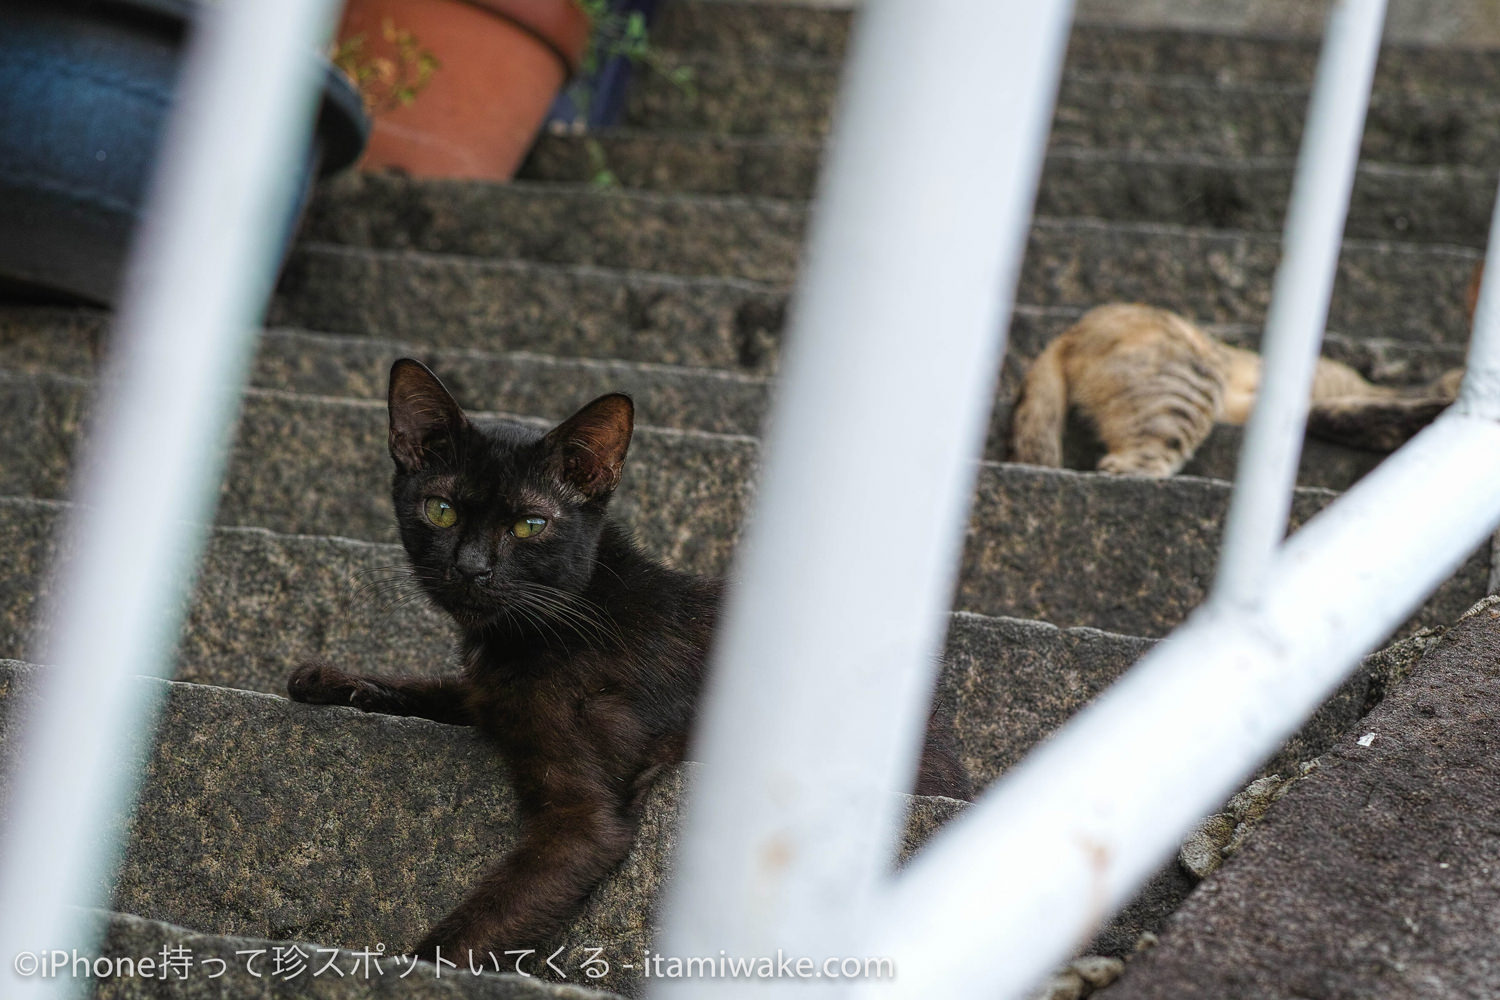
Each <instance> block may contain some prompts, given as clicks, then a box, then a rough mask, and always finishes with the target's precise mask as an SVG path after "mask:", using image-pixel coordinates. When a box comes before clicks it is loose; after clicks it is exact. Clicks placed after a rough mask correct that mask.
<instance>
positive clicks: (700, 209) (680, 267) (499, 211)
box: [278, 175, 1482, 364]
mask: <svg viewBox="0 0 1500 1000" xmlns="http://www.w3.org/2000/svg"><path fill="white" fill-rule="evenodd" d="M308 214H309V218H308V225H307V227H306V229H305V230H304V233H305V236H306V238H307V239H308V240H313V241H332V242H336V243H340V244H343V245H345V246H358V247H365V248H370V249H381V250H388V251H389V250H421V251H424V252H428V253H434V254H447V255H458V256H462V257H464V258H472V257H491V258H493V257H501V258H516V257H520V258H526V259H528V260H530V261H533V262H542V263H551V264H559V265H592V266H595V267H606V268H643V269H649V270H653V271H665V272H680V273H689V274H694V275H698V276H710V275H723V274H731V275H736V276H739V277H742V278H748V279H751V280H753V281H755V282H760V283H762V284H763V286H764V285H773V286H784V285H785V284H787V283H789V282H791V281H792V279H793V277H794V276H795V273H796V265H797V257H798V250H799V248H800V244H801V240H802V235H803V227H804V223H805V214H806V210H805V208H804V207H803V206H801V205H798V204H792V203H787V202H782V201H772V200H768V199H748V198H714V197H688V196H681V195H662V194H653V193H640V192H622V191H605V192H600V191H597V190H594V189H592V188H589V187H585V186H561V185H527V184H512V185H479V184H455V183H451V182H415V181H411V180H408V179H405V178H400V177H395V176H375V175H361V176H354V177H350V178H346V179H343V180H341V181H338V182H335V183H334V184H331V185H329V186H327V187H325V188H324V189H323V190H322V191H321V192H320V196H319V197H318V198H317V199H315V200H314V202H313V205H312V206H311V208H310V210H309V213H308ZM715 240H718V241H721V242H719V243H715ZM711 246H712V247H715V248H714V249H710V247H711ZM726 248H727V249H726ZM309 249H313V250H315V251H316V252H321V250H322V248H321V247H319V248H309ZM1481 257H1482V253H1481V251H1479V250H1477V249H1472V248H1462V247H1453V246H1436V245H1428V244H1407V243H1396V242H1383V241H1367V240H1346V241H1345V242H1344V250H1343V255H1342V258H1341V260H1340V263H1339V277H1338V282H1337V284H1336V286H1335V291H1334V300H1333V304H1332V309H1331V313H1330V319H1329V322H1330V325H1332V326H1333V327H1334V328H1336V329H1343V330H1358V331H1361V332H1364V333H1367V334H1369V335H1371V336H1376V337H1388V338H1391V339H1401V340H1410V341H1415V342H1419V343H1429V344H1440V343H1463V342H1464V341H1465V340H1466V339H1467V333H1468V324H1467V320H1466V317H1465V314H1464V309H1465V306H1464V301H1465V292H1466V290H1467V287H1468V284H1469V280H1470V278H1471V277H1472V274H1473V269H1474V266H1475V265H1476V263H1477V262H1478V261H1479V260H1480V259H1481ZM1279 258H1280V237H1279V235H1278V234H1275V233H1245V232H1239V231H1220V230H1209V229H1199V228H1188V227H1180V226H1166V225H1157V224H1144V223H1118V222H1100V221H1097V220H1090V219H1054V218H1039V219H1037V220H1035V223H1034V225H1033V226H1032V229H1031V236H1030V240H1029V242H1028V246H1027V253H1026V260H1025V262H1024V265H1023V267H1022V274H1021V283H1020V287H1019V289H1018V294H1017V301H1019V302H1022V303H1026V304H1028V305H1038V306H1081V307H1091V306H1094V305H1097V304H1099V303H1101V302H1107V301H1112V300H1120V299H1125V300H1138V301H1145V302H1151V303H1152V304H1155V305H1160V306H1165V307H1168V308H1172V309H1176V310H1178V311H1179V312H1182V313H1184V314H1186V315H1189V316H1192V317H1194V318H1196V319H1197V320H1198V321H1200V322H1207V323H1224V322H1258V321H1259V320H1260V319H1261V318H1262V317H1263V316H1264V311H1265V306H1266V302H1267V301H1268V299H1269V295H1270V286H1271V279H1272V275H1273V274H1274V271H1275V265H1276V262H1277V261H1278V260H1279ZM334 259H337V258H334ZM319 263H332V261H331V260H330V259H329V258H328V257H322V258H321V259H320V260H319ZM362 263H364V264H366V265H371V266H372V270H374V269H375V268H378V264H375V262H374V261H373V260H371V259H370V258H363V259H362ZM402 263H403V264H404V263H406V261H405V259H403V260H402ZM471 266H472V265H471V264H469V263H468V262H467V260H466V261H465V262H464V263H454V264H449V265H443V264H442V263H440V262H438V261H431V262H430V270H428V271H427V273H425V274H423V273H407V274H404V275H402V276H401V279H400V280H397V281H395V282H394V283H393V284H391V285H389V286H380V285H379V284H376V282H377V281H378V279H377V278H375V277H374V276H373V275H370V276H365V277H364V279H363V281H360V282H358V283H356V284H354V285H352V286H350V287H344V286H343V285H342V284H340V285H339V286H338V287H334V288H330V287H329V281H328V280H327V278H328V274H329V272H328V271H326V270H325V271H323V273H322V275H319V273H318V271H319V270H320V269H319V268H316V267H314V268H311V269H308V268H305V267H300V266H299V263H298V261H296V260H294V261H293V262H292V264H291V265H290V266H289V269H288V275H287V278H286V279H285V281H284V283H283V292H284V297H285V298H289V299H292V300H294V304H293V305H290V306H288V307H286V308H284V309H283V310H281V311H280V312H279V313H278V316H279V317H280V318H279V319H278V322H282V323H286V324H288V325H296V326H310V327H314V328H324V327H325V324H324V323H322V322H316V321H314V320H317V319H323V320H325V321H326V320H328V319H336V318H337V317H338V316H339V315H341V312H340V310H338V309H337V308H331V306H332V304H333V303H334V302H337V303H339V304H343V303H348V302H350V301H351V299H354V300H357V299H358V298H360V297H362V295H363V294H366V293H369V292H373V293H375V294H377V295H379V296H381V297H382V298H385V299H386V300H388V301H387V302H386V304H385V305H384V306H383V308H384V309H386V310H390V309H392V308H393V307H392V305H391V302H390V300H395V301H396V302H399V303H400V305H399V306H397V307H396V308H399V309H400V310H401V311H402V312H403V314H404V315H406V316H410V315H412V314H414V313H417V312H420V311H424V310H426V309H427V308H428V307H429V306H430V307H432V308H433V311H434V312H435V313H436V314H437V315H438V316H439V317H446V316H447V315H451V314H452V313H454V312H456V311H457V310H455V309H454V303H453V299H452V298H451V296H450V297H448V300H447V301H446V302H445V303H441V304H439V303H437V302H436V300H437V299H439V298H440V297H443V296H447V295H448V293H451V292H454V291H458V292H460V294H461V292H462V289H458V290H455V289H453V288H451V287H449V286H450V285H452V284H456V283H457V282H458V281H469V280H472V279H473V278H475V277H476V276H477V275H476V273H475V272H474V271H472V270H470V268H471ZM357 267H358V265H356V270H357ZM509 267H510V269H500V270H498V271H489V272H479V274H482V275H484V277H485V278H487V279H489V280H488V282H487V284H489V285H490V288H492V289H493V291H494V293H496V294H502V295H503V292H504V291H506V290H508V289H509V288H510V287H512V286H514V285H516V284H521V283H533V284H532V287H530V288H529V289H528V290H527V291H526V292H523V293H521V294H520V295H519V296H517V297H516V298H505V297H501V298H498V299H497V300H496V302H495V303H494V304H492V305H491V306H490V308H489V310H488V314H489V315H494V313H495V312H496V311H497V310H499V309H501V308H502V307H501V305H500V303H504V307H503V308H505V309H506V310H507V311H509V312H510V313H511V314H512V318H511V319H510V323H512V324H515V323H520V322H525V323H528V324H531V325H533V326H537V325H540V324H541V323H542V309H548V310H549V311H550V312H552V314H553V315H554V316H556V314H557V312H559V311H563V310H566V312H565V315H572V316H575V317H576V318H575V319H574V321H573V324H574V325H577V326H580V327H584V328H586V330H587V332H585V333H582V334H581V337H583V338H593V339H595V340H596V341H597V338H598V337H600V336H603V334H602V333H600V332H598V331H599V326H598V324H600V323H601V320H602V321H603V322H605V323H610V324H620V325H625V326H627V327H628V328H629V329H632V330H647V331H650V333H649V336H650V337H657V336H660V337H663V338H665V336H666V331H661V330H660V329H659V327H658V326H657V323H658V322H661V321H662V320H665V321H666V322H670V323H672V324H673V326H672V330H673V331H680V333H679V335H680V336H683V337H684V339H685V340H686V341H687V342H693V341H697V340H699V338H703V339H704V340H717V341H719V343H720V345H722V346H721V355H720V356H723V354H724V353H729V352H728V351H724V350H723V348H727V347H729V346H730V345H731V344H738V345H739V346H740V351H739V353H740V354H741V355H746V354H748V355H752V356H753V355H755V354H756V353H757V351H758V350H763V349H764V348H763V346H761V345H762V339H763V337H764V336H765V335H766V331H767V330H769V329H772V328H774V327H775V326H779V325H780V323H779V321H780V317H781V315H783V314H784V309H780V308H777V303H778V302H784V299H779V298H778V297H777V296H775V295H774V294H771V293H770V289H769V288H767V289H766V291H765V293H764V294H765V297H764V298H760V299H759V300H758V301H757V302H755V304H754V305H749V304H748V303H749V302H751V301H753V298H752V295H751V294H750V287H751V286H743V285H724V286H716V287H717V289H718V290H719V291H721V292H725V293H728V299H729V301H726V299H725V298H722V297H718V296H712V297H709V298H707V299H706V300H704V301H703V302H702V303H701V306H700V305H699V303H698V302H697V300H696V299H695V301H694V302H693V303H692V305H691V306H690V305H689V304H688V303H685V302H683V301H682V297H681V295H677V296H673V295H672V294H671V290H669V289H672V287H673V286H668V287H667V288H664V287H663V286H662V285H660V284H655V282H657V281H659V280H660V279H657V278H646V277H641V276H637V275H630V276H620V275H618V274H617V275H615V276H614V278H613V281H609V280H607V279H605V277H604V276H603V275H600V274H599V273H598V272H596V271H581V270H561V271H554V272H547V274H546V277H545V279H543V280H542V281H538V278H539V277H541V275H539V273H538V272H536V271H535V270H531V269H528V268H526V267H523V266H520V265H510V266H509ZM454 269H458V273H459V274H461V275H462V277H461V278H456V277H455V270H454ZM342 270H347V268H337V267H336V268H333V269H332V271H333V273H334V274H339V272H340V271H342ZM387 276H390V277H395V276H394V275H387ZM320 277H322V280H319V279H320ZM339 277H342V275H341V274H339ZM444 279H447V280H446V281H445V280H444ZM335 280H337V279H335ZM647 287H652V288H655V289H658V290H661V291H663V292H665V294H663V295H662V296H661V297H660V298H657V299H655V300H654V301H652V302H651V304H650V307H648V308H646V309H641V308H639V298H637V299H636V308H635V309H632V308H631V306H632V301H631V294H632V292H633V293H634V294H635V295H636V296H642V295H649V293H648V292H646V291H645V289H646V288H647ZM702 287H703V286H700V285H694V286H692V292H691V294H693V295H696V294H697V293H698V292H699V291H700V289H701V288H702ZM574 288H577V289H579V290H581V291H583V293H584V294H582V295H580V296H578V301H577V302H576V303H575V302H573V301H570V300H569V299H568V298H565V297H564V296H566V294H567V292H566V291H565V290H569V289H574ZM676 289H677V290H680V286H676ZM413 299H417V300H418V301H412V300H413ZM306 300H311V308H310V309H307V310H306V312H304V311H303V309H302V308H300V307H299V306H300V302H302V301H306ZM469 301H472V299H470V300H469ZM731 302H732V303H733V304H731ZM565 303H566V305H564V304H565ZM673 303H675V305H676V307H675V308H674V307H673ZM538 306H540V307H541V308H538ZM549 307H550V308H549ZM601 307H602V309H601ZM747 310H748V315H747ZM366 312H368V308H367V309H366ZM601 312H606V313H608V314H610V319H608V320H603V319H602V317H601V316H600V313H601ZM643 313H644V315H643ZM684 313H686V316H684ZM549 319H550V321H551V322H553V323H556V324H557V326H558V327H559V328H560V329H563V330H565V329H566V325H565V324H564V322H563V320H562V318H561V316H558V317H557V318H556V319H551V317H549ZM684 319H686V322H683V320H684ZM622 321H623V323H622ZM439 322H440V320H439ZM478 322H482V321H480V320H473V319H471V320H470V321H469V324H467V326H468V327H472V326H473V325H475V323H478ZM359 325H361V324H359V323H358V322H357V317H353V316H347V315H346V316H345V317H344V320H343V322H336V323H335V325H334V328H336V329H350V328H351V327H357V326H359ZM434 325H435V324H434ZM383 328H384V329H387V330H390V329H393V327H391V326H389V325H386V326H384V327H383ZM616 329H618V328H617V327H616ZM399 335H400V336H402V337H403V338H405V337H411V338H412V339H423V340H425V339H426V338H425V337H421V338H418V337H416V336H415V335H413V334H410V333H407V332H402V333H401V334H399ZM533 336H536V334H535V333H534V334H533ZM558 339H559V340H561V341H562V342H564V343H567V342H568V341H569V340H571V339H572V338H570V337H568V336H566V335H564V336H561V337H559V338H558ZM468 346H473V345H468ZM528 347H530V345H529V344H527V343H525V342H522V343H517V344H515V345H514V346H513V349H525V348H528ZM549 353H555V354H568V353H574V352H573V351H572V350H571V349H569V350H563V349H558V348H552V349H550V350H549ZM588 353H592V354H594V355H595V356H599V355H600V354H606V355H607V352H601V351H597V350H595V351H591V352H588ZM616 356H617V355H616ZM658 360H672V361H679V362H683V363H693V364H696V363H701V362H700V361H698V360H697V359H688V358H671V359H658ZM708 363H710V364H712V363H713V362H708Z"/></svg>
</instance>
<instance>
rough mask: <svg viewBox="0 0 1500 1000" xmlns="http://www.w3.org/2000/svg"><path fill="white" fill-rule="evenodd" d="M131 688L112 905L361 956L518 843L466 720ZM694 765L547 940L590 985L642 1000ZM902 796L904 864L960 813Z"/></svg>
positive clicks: (4, 672)
mask: <svg viewBox="0 0 1500 1000" xmlns="http://www.w3.org/2000/svg"><path fill="white" fill-rule="evenodd" d="M39 669H45V668H35V667H27V666H24V665H22V664H17V663H5V664H0V710H7V711H8V710H9V709H10V708H12V707H13V706H14V705H15V704H16V703H17V700H18V695H20V696H22V697H24V691H25V688H26V685H27V683H28V682H29V681H31V680H33V679H34V678H35V676H36V672H37V670H39ZM141 683H143V684H147V685H149V686H150V688H151V690H152V694H153V695H155V696H156V697H157V698H158V699H159V700H160V702H161V703H162V719H161V724H160V726H159V727H158V730H157V736H156V741H155V746H154V748H152V749H151V750H150V751H149V753H148V754H147V755H146V757H145V760H144V762H143V763H144V764H145V772H144V773H145V780H144V783H143V787H142V789H141V794H140V799H139V802H138V804H137V806H136V809H135V813H134V816H133V818H132V820H131V821H130V826H129V842H128V846H127V848H126V851H125V857H124V860H123V863H122V865H121V868H120V871H119V875H118V877H117V879H116V882H115V895H114V902H113V908H114V909H116V910H120V911H124V912H127V913H132V914H136V915H138V916H140V917H143V918H146V919H148V920H156V921H166V922H169V923H172V924H178V925H182V926H185V927H192V928H194V929H195V930H197V931H199V932H204V933H208V934H213V935H230V936H235V937H254V938H266V939H270V940H274V941H298V940H300V941H315V942H318V943H319V944H321V945H325V946H334V947H341V948H345V949H349V950H355V951H358V950H364V949H374V948H375V947H376V946H377V945H379V944H384V945H385V946H386V950H387V952H388V953H392V954H398V953H400V952H401V951H403V950H405V949H407V948H410V947H412V946H413V945H414V944H415V943H416V942H417V940H418V939H419V938H420V936H421V935H422V934H423V933H425V932H426V931H427V930H428V929H429V928H430V926H431V925H432V924H434V923H436V921H437V920H438V919H440V918H441V917H442V916H444V915H445V914H446V912H447V911H448V910H450V909H451V908H452V907H453V906H454V905H455V904H456V903H457V902H458V901H459V899H460V898H461V897H462V896H463V895H464V894H466V892H467V890H468V889H469V888H470V887H471V886H472V885H473V884H474V883H475V882H476V881H477V880H478V878H479V876H480V875H481V874H482V873H483V872H484V870H485V869H487V868H489V867H490V866H491V865H492V864H493V863H494V862H495V861H496V860H498V858H499V857H500V856H501V855H502V853H503V852H504V851H505V849H506V848H507V847H508V846H509V845H510V844H512V843H513V842H514V840H515V837H516V831H517V827H518V812H517V806H516V803H515V799H514V795H513V793H512V792H511V789H510V787H509V785H508V782H507V781H506V779H505V770H504V767H503V765H502V764H501V762H500V759H499V756H498V754H496V753H495V752H494V751H493V750H492V749H491V748H490V747H489V745H488V744H486V743H485V742H484V741H482V740H481V739H480V738H479V735H478V733H477V732H475V731H474V730H472V729H468V728H460V727H454V726H444V725H439V724H437V723H433V722H428V721H426V720H422V719H399V718H393V717H389V716H376V715H366V714H364V713H361V712H359V711H357V710H355V709H350V708H335V707H329V706H310V705H299V704H294V703H292V702H290V701H287V700H286V699H283V698H273V697H268V696H266V695H260V694H253V693H250V692H245V691H232V690H228V689H224V688H212V687H206V686H202V685H193V684H167V683H164V682H161V681H142V682H141ZM4 733H5V729H4V727H3V726H0V743H3V746H0V755H4V756H6V757H7V758H9V756H10V755H12V754H13V753H14V747H13V744H12V743H10V742H9V741H6V740H4ZM6 763H7V765H9V763H10V760H9V759H7V761H6ZM693 770H695V768H693V767H692V766H691V765H689V766H687V767H685V768H679V769H677V770H676V771H675V772H669V774H668V775H667V776H665V777H664V778H662V779H661V780H660V781H659V782H658V783H657V785H656V787H655V788H654V789H653V790H652V791H651V793H650V794H649V796H648V798H647V804H646V806H645V809H644V816H643V820H642V824H641V832H640V835H639V836H638V837H637V840H636V844H635V847H634V848H633V849H632V851H631V853H630V855H629V857H628V858H627V859H626V860H625V862H624V863H623V864H622V865H621V867H620V868H619V869H617V870H616V871H615V872H614V873H613V874H612V875H611V876H610V877H609V878H608V879H607V880H606V881H605V882H604V883H603V884H602V885H601V886H600V887H599V889H598V890H597V891H596V892H595V893H594V895H593V897H592V899H591V900H590V901H589V903H588V905H587V907H586V909H585V911H584V913H583V914H582V915H581V916H580V917H578V918H577V919H576V920H574V921H573V922H572V923H571V924H570V926H569V927H568V928H567V930H566V931H565V932H564V933H563V934H562V935H561V937H560V939H559V941H558V942H556V943H557V944H567V945H568V946H569V951H568V952H567V953H566V955H565V959H566V961H565V960H564V959H559V960H558V964H559V965H561V966H563V967H564V969H565V970H579V969H581V967H582V965H583V963H584V962H585V961H586V960H587V958H588V956H587V954H586V949H587V948H590V947H594V948H601V949H603V957H605V958H606V959H607V960H608V962H609V964H610V966H611V974H610V975H608V976H605V977H602V978H599V979H596V980H593V981H592V984H594V985H599V986H602V987H605V988H608V989H613V990H617V991H620V992H626V993H630V994H635V993H638V992H640V990H641V987H642V985H643V983H642V982H641V980H640V978H639V977H638V976H637V975H636V974H633V973H632V972H631V971H630V970H626V969H623V968H621V966H622V965H623V964H626V963H637V964H638V963H639V961H640V958H641V956H642V954H643V952H644V951H645V949H646V947H647V946H648V945H649V944H650V942H651V938H650V934H651V926H650V918H651V914H652V911H653V908H654V905H655V901H656V899H657V897H658V895H659V893H660V890H661V887H662V885H663V883H664V881H665V879H666V877H667V876H668V873H669V872H670V864H669V858H670V856H671V854H672V852H673V851H674V849H675V845H676V839H677V834H676V828H677V825H678V816H679V807H680V803H681V800H682V796H683V792H684V788H685V784H686V782H687V780H689V775H690V772H691V771H693ZM909 803H910V805H909V810H908V812H909V815H908V820H907V825H906V830H905V834H904V837H903V843H902V846H901V856H902V857H903V858H904V857H905V856H907V855H909V854H910V853H911V852H913V851H914V850H915V849H916V848H917V846H918V845H920V844H921V843H922V842H923V841H925V840H926V839H927V837H928V836H930V835H931V833H932V832H933V831H934V830H935V829H937V827H938V826H940V825H941V824H942V823H943V822H945V821H947V820H948V819H949V818H950V817H952V816H953V815H955V814H956V813H958V812H959V811H960V810H961V809H962V808H963V803H960V802H957V801H954V800H952V799H945V798H936V797H918V796H911V797H909ZM536 945H537V946H538V947H541V946H542V945H543V942H536ZM555 946H556V944H554V945H553V947H555ZM550 950H551V949H550V948H549V949H548V951H547V952H543V954H547V953H548V952H550ZM325 960H326V959H325ZM418 971H424V972H425V973H426V974H428V975H431V971H430V970H418ZM464 971H467V970H464ZM417 974H418V972H413V975H417ZM569 978H570V979H572V980H574V981H578V980H583V981H585V982H588V980H586V979H584V977H583V976H581V975H577V974H574V975H570V976H569ZM304 995H305V994H304Z"/></svg>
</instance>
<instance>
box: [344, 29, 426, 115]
mask: <svg viewBox="0 0 1500 1000" xmlns="http://www.w3.org/2000/svg"><path fill="white" fill-rule="evenodd" d="M380 33H381V37H382V39H383V40H384V42H385V46H384V48H385V49H386V50H387V51H388V52H389V53H390V54H380V53H377V52H374V51H372V50H371V47H370V46H369V45H368V44H367V39H366V38H365V36H364V35H363V34H359V35H351V36H349V37H348V38H344V39H341V40H340V41H339V42H338V44H336V45H335V46H334V47H333V51H332V52H330V53H329V56H328V58H329V60H330V61H331V62H332V63H333V64H334V65H335V66H337V67H338V68H339V69H340V70H342V71H343V72H344V75H345V76H347V77H348V78H349V79H350V81H351V82H353V84H354V86H355V87H356V88H357V89H358V90H359V96H360V97H361V99H363V101H364V103H365V110H366V111H367V112H369V113H370V114H371V115H378V114H382V113H384V112H387V111H393V110H395V109H396V108H400V107H405V106H406V105H408V104H410V103H411V102H412V101H414V100H416V99H417V95H418V94H420V93H421V92H422V90H423V88H425V87H426V86H427V84H428V83H429V82H430V81H431V80H432V74H433V73H435V72H436V71H437V70H438V69H440V68H441V67H442V63H440V62H439V61H438V58H437V56H435V55H433V54H432V52H431V51H429V50H428V49H424V48H423V47H422V43H421V42H420V41H419V40H418V39H417V37H416V36H415V35H413V34H412V33H411V32H410V31H407V30H406V29H404V28H397V27H396V25H395V23H394V22H392V21H391V19H390V18H386V19H385V21H384V22H383V23H382V24H381V32H380Z"/></svg>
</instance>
